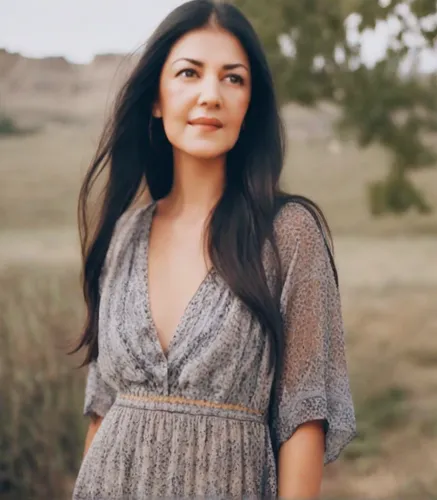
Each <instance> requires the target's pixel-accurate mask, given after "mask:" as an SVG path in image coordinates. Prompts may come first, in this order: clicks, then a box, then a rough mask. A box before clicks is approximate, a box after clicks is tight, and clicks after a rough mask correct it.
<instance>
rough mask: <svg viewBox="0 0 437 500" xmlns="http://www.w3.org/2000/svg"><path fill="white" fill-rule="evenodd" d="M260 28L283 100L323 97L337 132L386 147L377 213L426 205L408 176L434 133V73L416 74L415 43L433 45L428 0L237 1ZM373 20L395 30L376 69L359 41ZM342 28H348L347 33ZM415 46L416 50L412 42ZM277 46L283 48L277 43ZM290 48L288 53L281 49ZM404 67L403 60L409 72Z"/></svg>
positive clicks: (374, 188)
mask: <svg viewBox="0 0 437 500" xmlns="http://www.w3.org/2000/svg"><path fill="white" fill-rule="evenodd" d="M234 3H235V4H236V5H237V6H238V7H240V8H241V9H242V10H243V12H245V13H246V14H247V16H248V17H249V19H250V20H251V21H252V22H253V24H254V26H255V29H256V30H257V32H258V33H259V35H260V37H261V39H262V41H263V44H264V47H265V49H266V51H267V56H268V58H269V62H270V64H271V67H272V69H273V73H274V77H275V81H276V85H277V89H278V95H279V98H280V101H281V102H288V101H294V102H297V103H300V104H304V105H307V106H312V105H315V104H316V103H317V102H319V101H321V100H325V101H326V100H328V101H331V102H333V103H335V104H336V105H338V106H339V108H340V109H341V110H342V117H341V120H340V123H339V128H340V130H341V131H343V133H345V132H346V133H353V134H354V135H355V136H356V138H357V140H358V143H359V145H360V146H362V147H365V146H368V145H370V144H373V143H379V144H381V145H383V146H384V147H386V148H388V149H389V150H390V151H391V152H392V153H393V161H392V165H391V168H390V171H389V174H388V176H387V178H386V179H384V180H383V181H380V182H375V183H373V184H372V185H371V186H369V201H370V208H371V211H372V212H373V213H374V214H382V213H384V212H395V213H403V212H405V211H407V210H408V209H410V208H415V209H417V210H418V211H420V212H428V211H429V210H430V209H431V207H430V205H429V204H428V202H427V201H426V200H425V199H424V197H423V195H422V193H420V192H419V191H418V189H417V188H415V186H414V185H413V184H412V182H411V180H410V179H409V176H408V172H409V171H410V170H412V169H416V168H421V167H425V166H428V165H433V164H434V163H435V161H436V156H435V151H434V150H433V148H432V147H430V146H429V145H428V144H427V143H426V140H425V139H426V137H427V135H428V136H429V134H430V133H433V132H436V131H437V79H436V77H435V75H426V76H424V75H418V73H417V71H416V66H415V63H416V62H417V57H418V48H419V46H420V47H425V46H428V47H432V46H434V44H435V43H436V41H437V22H433V16H434V18H435V17H437V2H436V1H435V0H411V1H409V2H408V1H400V0H392V1H389V0H386V1H382V0H381V1H380V2H378V1H377V0H335V1H333V0H305V1H302V0H269V1H268V2H265V0H234ZM380 22H390V23H391V25H392V26H395V27H396V28H397V30H396V32H395V33H394V35H393V36H392V37H391V39H390V43H389V47H388V50H387V53H386V55H385V57H384V58H383V59H381V60H380V61H378V62H377V63H376V64H374V65H373V66H371V67H369V66H366V65H365V63H364V62H363V61H362V60H361V58H360V50H361V43H362V42H361V41H360V40H361V38H360V37H359V36H355V37H353V36H351V32H352V31H351V28H352V26H353V25H354V26H353V27H354V29H355V32H356V33H357V34H362V33H363V32H365V30H372V29H375V28H376V27H377V25H378V23H380ZM348 27H349V29H348ZM412 42H413V44H414V45H415V47H416V49H414V47H413V48H411V45H412ZM281 47H282V48H281ZM284 47H285V48H286V47H288V48H289V53H287V52H286V50H284ZM406 64H410V67H409V70H408V71H406V66H405V65H406Z"/></svg>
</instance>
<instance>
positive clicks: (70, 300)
mask: <svg viewBox="0 0 437 500" xmlns="http://www.w3.org/2000/svg"><path fill="white" fill-rule="evenodd" d="M97 130H98V128H96V126H95V125H92V124H86V123H85V124H80V125H78V124H67V125H63V126H60V125H57V126H55V125H53V124H52V125H48V126H47V128H46V129H45V130H44V131H42V132H41V133H39V134H35V135H29V136H26V137H17V138H8V139H2V140H0V175H1V180H2V182H1V183H0V312H1V320H0V324H1V330H0V335H1V337H2V339H1V343H2V345H6V346H7V348H6V349H1V350H0V394H1V395H2V400H4V401H5V402H6V405H5V408H6V411H1V412H0V418H1V419H2V420H1V422H0V423H1V426H0V427H1V428H2V429H4V430H3V431H0V451H2V450H5V449H6V450H7V451H8V457H9V458H10V460H5V459H4V458H3V457H4V456H6V454H3V453H0V492H1V491H2V489H1V488H2V487H3V488H4V491H9V497H7V498H8V500H18V499H19V498H32V499H37V500H39V499H42V498H56V499H58V498H59V499H60V500H61V499H62V498H68V494H69V488H70V487H71V482H72V480H73V479H74V474H75V472H76V471H77V467H78V464H79V461H80V453H81V448H82V444H83V443H82V440H83V432H84V423H83V421H82V419H81V416H80V415H81V404H82V395H83V374H78V373H77V372H74V371H73V369H72V367H73V360H68V361H66V357H65V355H64V354H63V352H65V349H64V347H65V343H66V342H67V341H68V340H69V339H72V338H73V337H74V336H76V335H77V334H78V333H79V331H80V326H81V322H82V319H83V318H82V312H83V308H82V302H81V298H80V293H79V285H78V270H79V261H78V255H79V253H78V252H79V249H78V240H77V232H76V226H75V224H76V218H75V217H76V202H77V195H78V189H79V185H80V180H81V177H82V175H83V173H84V171H85V169H86V167H87V164H88V161H89V159H90V156H91V154H92V152H93V148H94V147H95V143H96V138H97ZM387 162H388V158H387V155H386V154H385V153H384V152H382V151H381V150H379V149H377V148H373V149H369V150H367V151H359V150H357V149H356V148H355V147H354V146H353V145H352V144H343V145H342V146H341V150H340V151H339V152H337V153H331V152H329V149H328V147H327V144H326V143H325V142H323V141H313V142H311V143H305V142H299V141H294V142H292V143H290V148H289V157H288V162H287V165H286V169H285V171H284V178H283V181H284V185H285V186H286V187H288V188H289V189H291V190H292V191H294V192H299V193H302V194H306V195H308V196H310V197H312V198H314V199H315V200H316V201H317V202H318V203H319V204H320V205H321V206H322V208H323V209H324V210H325V212H326V214H327V217H328V220H329V222H330V224H331V226H332V229H333V232H334V236H335V244H336V258H337V262H338V266H339V271H340V280H341V290H342V298H343V306H344V316H345V322H346V326H347V345H348V362H349V367H350V373H351V380H352V386H353V393H354V399H355V401H356V408H357V417H358V423H359V433H360V436H359V439H357V440H356V442H354V443H353V445H351V447H350V448H349V449H348V450H347V453H345V454H344V456H343V457H342V459H341V460H339V461H338V462H336V463H334V464H332V465H331V466H329V467H328V469H327V471H326V480H325V484H324V490H325V493H326V494H327V495H328V494H329V495H331V496H332V497H333V498H341V497H343V498H348V499H353V498H369V499H370V498H385V497H391V498H396V499H398V498H399V499H402V498H411V499H418V500H419V499H420V500H427V499H429V500H431V499H433V498H434V499H435V498H437V496H435V494H436V492H437V482H436V475H435V471H436V470H437V451H436V450H437V418H436V415H437V396H436V394H437V377H436V373H437V340H436V337H435V332H436V329H437V308H436V307H435V305H436V299H437V261H436V259H437V169H428V170H425V171H422V172H417V173H416V174H415V176H414V181H415V182H416V183H417V184H418V185H419V186H421V188H422V189H423V190H424V191H425V192H426V194H427V197H428V200H429V201H430V202H431V203H432V204H433V205H434V206H435V208H436V211H435V212H434V213H433V214H431V215H429V216H426V217H424V216H419V215H417V214H414V213H411V214H407V215H406V216H404V217H385V218H382V219H379V220H374V219H372V218H371V217H370V215H369V213H368V210H367V206H366V191H365V187H366V183H367V182H368V181H371V180H376V179H378V178H381V177H383V176H384V175H385V171H386V168H387ZM11 478H12V479H11ZM42 478H45V479H44V480H43V479H42ZM7 481H9V483H8V484H9V490H7V486H5V484H7ZM45 483H47V484H45ZM11 484H12V486H11ZM17 485H18V486H17ZM14 488H15V489H14ZM20 488H21V490H20ZM26 488H28V489H27V490H26ZM23 491H24V492H25V494H27V496H26V495H24V496H23ZM19 495H22V496H19ZM433 495H434V496H433Z"/></svg>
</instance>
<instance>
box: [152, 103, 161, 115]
mask: <svg viewBox="0 0 437 500" xmlns="http://www.w3.org/2000/svg"><path fill="white" fill-rule="evenodd" d="M152 116H154V117H155V118H162V112H161V106H160V105H159V102H155V103H154V104H153V107H152Z"/></svg>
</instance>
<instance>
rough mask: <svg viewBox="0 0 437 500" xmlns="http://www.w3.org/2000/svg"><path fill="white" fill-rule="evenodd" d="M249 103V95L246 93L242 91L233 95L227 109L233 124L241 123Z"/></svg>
mask: <svg viewBox="0 0 437 500" xmlns="http://www.w3.org/2000/svg"><path fill="white" fill-rule="evenodd" d="M249 103H250V95H249V94H248V93H243V92H242V93H241V94H240V95H237V96H234V98H233V99H232V102H231V103H230V106H229V110H230V112H231V114H232V121H233V122H234V124H235V125H241V123H242V122H243V120H244V117H245V116H246V113H247V110H248V108H249Z"/></svg>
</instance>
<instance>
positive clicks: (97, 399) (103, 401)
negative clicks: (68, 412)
mask: <svg viewBox="0 0 437 500" xmlns="http://www.w3.org/2000/svg"><path fill="white" fill-rule="evenodd" d="M115 396H116V391H115V389H114V388H113V387H111V386H110V385H108V384H107V383H106V382H105V381H104V380H103V379H102V375H101V373H100V369H99V364H98V361H97V360H94V361H91V363H90V364H89V365H88V374H87V378H86V385H85V401H84V408H83V414H84V415H85V416H92V415H98V416H100V417H104V416H105V415H106V413H107V412H108V411H109V409H110V408H111V406H112V404H113V403H114V400H115Z"/></svg>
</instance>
